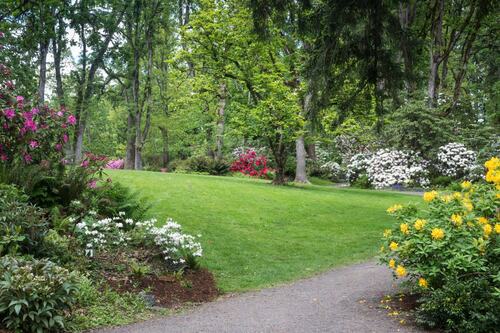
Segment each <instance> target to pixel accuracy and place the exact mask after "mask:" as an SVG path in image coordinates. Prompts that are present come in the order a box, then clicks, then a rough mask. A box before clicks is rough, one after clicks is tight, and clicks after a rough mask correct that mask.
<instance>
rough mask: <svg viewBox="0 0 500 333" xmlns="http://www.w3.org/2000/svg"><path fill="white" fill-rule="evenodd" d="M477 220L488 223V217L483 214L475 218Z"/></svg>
mask: <svg viewBox="0 0 500 333" xmlns="http://www.w3.org/2000/svg"><path fill="white" fill-rule="evenodd" d="M477 222H479V224H486V223H488V219H487V218H486V217H484V216H481V217H478V218H477Z"/></svg>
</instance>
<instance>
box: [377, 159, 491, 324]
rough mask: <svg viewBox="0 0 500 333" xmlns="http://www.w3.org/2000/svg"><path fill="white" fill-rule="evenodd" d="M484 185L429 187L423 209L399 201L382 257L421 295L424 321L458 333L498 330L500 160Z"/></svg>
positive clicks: (466, 183)
mask: <svg viewBox="0 0 500 333" xmlns="http://www.w3.org/2000/svg"><path fill="white" fill-rule="evenodd" d="M485 168H486V174H485V180H486V182H478V183H471V182H469V181H464V182H463V183H462V185H461V187H462V190H461V191H460V192H451V193H450V192H436V191H430V192H426V193H425V194H424V196H423V199H424V201H425V206H424V207H419V208H417V207H416V206H402V205H394V206H392V207H390V208H389V209H388V210H387V211H388V213H389V214H390V215H392V216H394V217H395V218H396V219H397V220H398V223H397V225H395V226H394V228H393V229H388V230H386V231H385V232H384V240H383V246H382V248H381V252H382V254H381V260H382V262H383V263H385V264H387V265H388V266H389V267H390V269H391V270H392V271H393V273H394V276H395V277H397V278H402V279H404V281H405V283H406V284H407V285H408V286H409V287H410V290H411V291H412V292H415V293H417V294H418V295H419V296H420V299H419V307H418V317H417V319H418V321H419V322H420V323H422V324H424V325H427V326H431V327H443V328H445V329H447V330H451V331H458V332H494V331H495V330H496V329H498V327H500V317H499V316H498V309H500V246H499V242H500V208H499V204H500V159H499V158H492V159H491V160H489V161H487V162H486V163H485Z"/></svg>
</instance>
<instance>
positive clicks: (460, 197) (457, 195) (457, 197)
mask: <svg viewBox="0 0 500 333" xmlns="http://www.w3.org/2000/svg"><path fill="white" fill-rule="evenodd" d="M453 197H454V198H455V199H457V200H460V199H462V193H460V192H453Z"/></svg>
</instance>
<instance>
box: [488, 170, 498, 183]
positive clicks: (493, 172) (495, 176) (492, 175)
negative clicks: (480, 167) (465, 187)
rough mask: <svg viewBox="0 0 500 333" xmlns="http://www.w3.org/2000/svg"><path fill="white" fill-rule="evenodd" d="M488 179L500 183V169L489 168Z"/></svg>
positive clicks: (490, 181)
mask: <svg viewBox="0 0 500 333" xmlns="http://www.w3.org/2000/svg"><path fill="white" fill-rule="evenodd" d="M486 181H487V182H489V183H495V184H498V183H500V170H488V172H487V173H486Z"/></svg>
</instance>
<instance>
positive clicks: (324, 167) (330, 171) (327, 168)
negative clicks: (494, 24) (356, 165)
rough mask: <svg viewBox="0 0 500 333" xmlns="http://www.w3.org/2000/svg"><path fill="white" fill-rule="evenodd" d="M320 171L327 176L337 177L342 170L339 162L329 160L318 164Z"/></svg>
mask: <svg viewBox="0 0 500 333" xmlns="http://www.w3.org/2000/svg"><path fill="white" fill-rule="evenodd" d="M319 168H320V170H321V172H322V173H324V174H325V175H328V178H330V179H335V178H338V177H339V176H340V174H341V172H342V168H341V167H340V164H338V163H337V162H333V161H329V162H325V163H323V164H321V165H320V166H319Z"/></svg>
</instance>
